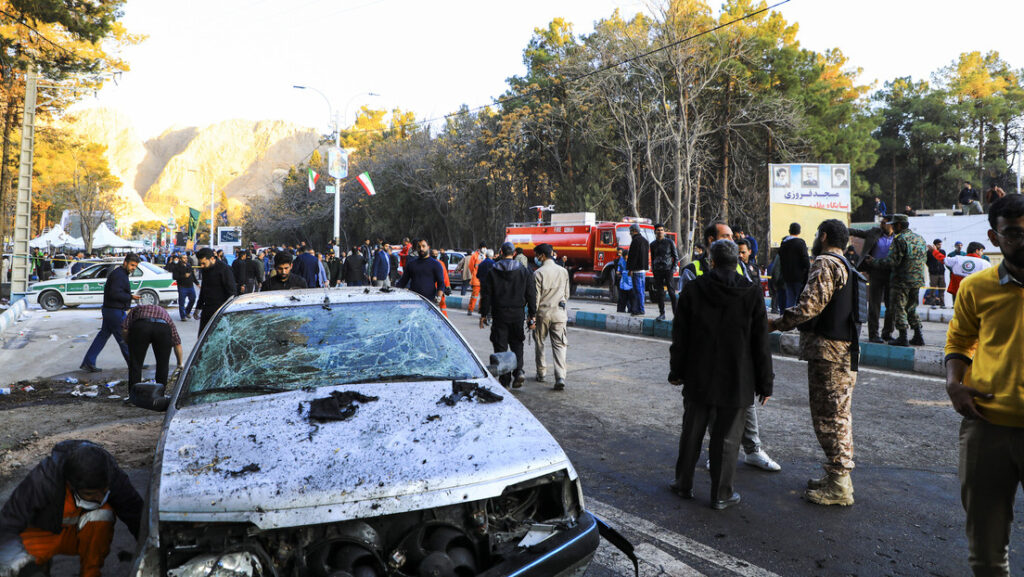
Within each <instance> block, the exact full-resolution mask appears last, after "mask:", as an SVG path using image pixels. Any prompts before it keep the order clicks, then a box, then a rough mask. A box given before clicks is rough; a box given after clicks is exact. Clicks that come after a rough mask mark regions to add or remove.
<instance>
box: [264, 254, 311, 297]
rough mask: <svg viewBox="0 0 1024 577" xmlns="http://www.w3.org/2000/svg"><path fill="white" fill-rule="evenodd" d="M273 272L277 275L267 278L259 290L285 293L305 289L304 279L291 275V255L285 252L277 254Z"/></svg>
mask: <svg viewBox="0 0 1024 577" xmlns="http://www.w3.org/2000/svg"><path fill="white" fill-rule="evenodd" d="M274 272H276V273H277V274H276V275H274V276H272V277H270V278H268V279H267V280H266V281H265V282H264V283H263V287H262V288H261V289H260V290H263V291H286V290H291V289H300V288H306V279H304V278H302V277H301V276H299V275H297V274H292V255H290V254H288V253H287V252H279V253H277V254H276V255H274Z"/></svg>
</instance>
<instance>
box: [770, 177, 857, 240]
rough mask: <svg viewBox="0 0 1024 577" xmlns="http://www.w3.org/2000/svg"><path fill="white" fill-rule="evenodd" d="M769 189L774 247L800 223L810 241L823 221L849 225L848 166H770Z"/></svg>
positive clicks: (850, 207)
mask: <svg viewBox="0 0 1024 577" xmlns="http://www.w3.org/2000/svg"><path fill="white" fill-rule="evenodd" d="M768 186H769V198H770V200H771V223H770V228H771V240H772V245H773V246H777V245H778V244H779V243H780V242H781V241H782V239H783V238H785V236H786V235H787V234H788V232H789V225H790V224H791V223H794V222H798V223H800V225H801V228H802V229H803V230H804V233H805V236H807V238H810V235H813V234H814V233H813V231H814V230H816V229H817V226H818V224H819V223H821V221H823V220H826V219H829V218H838V219H839V220H842V221H843V222H846V223H847V224H849V222H850V211H851V210H852V208H853V207H852V204H851V200H850V165H849V164H818V163H808V164H769V165H768ZM808 243H810V240H808Z"/></svg>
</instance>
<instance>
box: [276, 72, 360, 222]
mask: <svg viewBox="0 0 1024 577" xmlns="http://www.w3.org/2000/svg"><path fill="white" fill-rule="evenodd" d="M292 88H297V89H299V90H312V91H313V92H316V93H317V94H319V95H320V96H322V97H323V99H324V102H326V103H327V114H328V115H329V116H330V119H331V134H332V136H333V137H334V146H336V147H338V150H341V122H342V121H346V122H347V120H348V107H349V105H350V104H352V101H353V100H355V99H356V98H359V97H360V96H366V95H369V96H380V94H377V93H374V92H360V93H359V94H356V95H354V96H353V97H352V98H350V99H349V100H348V102H346V103H345V115H344V117H343V118H341V119H339V118H338V117H337V116H335V115H334V108H333V107H332V106H331V99H330V98H327V95H326V94H324V93H323V92H320V91H319V90H317V89H316V88H313V87H312V86H299V85H293V86H292ZM333 238H334V239H335V240H338V241H340V240H341V179H340V178H337V177H335V179H334V236H333Z"/></svg>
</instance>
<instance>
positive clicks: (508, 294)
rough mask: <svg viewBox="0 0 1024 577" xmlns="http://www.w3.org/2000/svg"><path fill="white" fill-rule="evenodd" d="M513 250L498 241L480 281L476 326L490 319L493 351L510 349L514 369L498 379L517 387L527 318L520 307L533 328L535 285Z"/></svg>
mask: <svg viewBox="0 0 1024 577" xmlns="http://www.w3.org/2000/svg"><path fill="white" fill-rule="evenodd" d="M515 253H516V247H515V246H513V245H512V243H510V242H506V243H505V244H503V245H501V260H499V261H498V262H496V263H494V266H493V267H491V270H490V272H488V273H487V278H486V279H485V280H484V281H483V282H482V283H481V285H482V290H481V291H480V328H485V327H486V326H487V322H488V320H490V321H491V344H492V345H493V346H494V352H496V353H503V352H505V351H507V350H509V349H512V352H513V353H515V355H516V370H515V372H514V373H513V375H512V376H511V377H510V376H509V375H502V376H501V378H500V379H499V380H500V381H501V384H502V385H503V386H505V387H508V386H509V385H510V384H511V386H512V387H513V388H519V387H521V386H523V383H524V382H525V380H526V379H524V378H523V343H524V342H525V341H526V332H525V331H524V330H523V324H524V322H525V321H526V320H527V313H525V312H524V309H528V311H529V312H528V318H529V325H530V328H531V329H533V328H534V326H535V325H534V320H535V318H536V316H537V286H536V284H535V283H534V280H533V279H532V278H530V277H531V276H532V273H530V271H529V269H527V268H524V267H523V265H521V264H519V263H518V262H516V260H515V258H514V256H515ZM552 264H553V263H552ZM548 266H552V265H548ZM556 268H560V267H556ZM562 272H563V273H564V272H565V270H564V269H562ZM555 274H557V273H555ZM513 377H514V380H513ZM510 381H511V383H510Z"/></svg>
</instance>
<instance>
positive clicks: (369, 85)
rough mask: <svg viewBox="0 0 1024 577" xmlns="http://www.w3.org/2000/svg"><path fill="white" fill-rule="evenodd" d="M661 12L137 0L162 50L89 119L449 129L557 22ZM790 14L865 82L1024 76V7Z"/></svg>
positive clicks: (857, 8)
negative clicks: (981, 62) (938, 75)
mask: <svg viewBox="0 0 1024 577" xmlns="http://www.w3.org/2000/svg"><path fill="white" fill-rule="evenodd" d="M711 5H712V6H713V7H716V8H717V6H718V5H719V4H718V2H715V1H712V2H711ZM646 6H647V2H645V1H635V0H517V1H516V2H502V3H498V2H495V1H494V0H476V1H472V0H432V1H425V0H173V1H169V0H127V3H126V7H125V17H124V20H123V22H124V24H125V26H126V27H127V28H128V30H129V31H131V32H135V33H142V34H146V35H148V39H147V40H146V41H144V42H143V43H141V44H140V45H137V46H134V47H130V48H128V49H127V50H126V51H125V52H124V57H125V58H126V59H127V60H128V61H129V63H130V65H131V71H129V72H127V73H125V74H123V75H122V76H121V78H120V79H119V80H118V82H117V84H116V85H115V84H113V83H109V84H108V85H107V86H106V87H105V88H104V89H103V90H101V91H100V92H99V94H98V95H97V97H95V98H88V99H86V100H84V101H83V102H82V103H81V104H80V105H79V106H82V107H92V106H104V107H109V108H114V109H116V110H119V111H121V112H122V113H124V114H126V115H128V117H129V118H130V119H131V120H132V122H133V123H134V125H135V127H136V130H137V131H138V134H139V136H140V137H142V138H150V137H153V136H157V135H159V134H160V133H161V132H163V131H164V130H166V129H168V128H171V127H175V126H177V127H182V126H205V125H208V124H213V123H216V122H219V121H223V120H229V119H235V118H244V119H252V120H261V119H265V120H278V119H281V120H287V121H290V122H293V123H295V124H297V125H300V126H308V127H314V128H318V129H320V130H322V131H323V132H324V133H327V132H329V130H328V126H329V124H330V121H331V118H332V113H333V114H334V115H336V116H344V118H343V119H342V120H341V123H342V125H343V126H347V125H348V124H350V123H351V122H352V120H353V117H354V116H355V114H356V112H357V111H358V109H359V107H360V106H362V105H364V104H365V105H369V106H371V107H373V108H378V109H380V108H383V109H388V110H390V109H392V108H394V107H400V108H402V109H403V110H411V111H413V112H414V113H415V114H416V116H417V118H418V119H425V118H437V117H440V116H444V115H445V114H447V113H450V112H453V111H455V110H457V109H458V107H459V106H460V105H462V104H466V105H469V106H470V107H475V106H481V105H485V104H489V103H491V102H492V100H493V99H494V98H495V97H497V96H500V95H501V94H502V93H503V92H504V90H505V87H506V79H507V78H509V77H511V76H514V75H520V74H523V73H524V72H525V68H524V65H523V61H522V53H523V49H524V48H525V47H526V45H527V43H528V42H529V40H530V37H531V35H532V34H533V30H534V29H535V28H537V27H544V26H546V25H547V23H549V22H550V21H551V20H552V19H553V18H557V17H560V18H564V19H565V20H567V21H569V22H571V23H573V30H574V31H575V32H576V33H577V34H586V33H589V32H591V31H592V30H593V24H594V22H595V21H596V20H599V19H602V18H605V17H608V16H610V15H611V14H612V12H613V11H614V10H615V9H616V8H618V9H619V10H620V11H621V13H622V14H623V15H624V16H631V15H633V14H635V13H637V12H643V11H647V8H646ZM778 10H779V11H780V12H781V13H782V14H783V15H784V16H785V17H786V19H787V20H788V21H789V22H796V23H798V24H799V29H800V31H799V34H798V35H797V38H798V40H799V41H800V43H801V45H802V46H804V47H805V48H809V49H812V50H817V51H824V50H826V49H829V48H839V49H841V50H842V51H843V53H844V54H846V55H847V56H848V57H849V58H850V64H851V66H854V67H859V68H861V69H862V70H863V72H862V75H861V77H860V80H861V82H862V83H864V84H872V83H877V84H876V86H877V87H881V85H882V83H883V82H884V81H886V80H891V79H893V78H897V77H900V76H908V75H910V76H913V77H915V78H923V79H926V78H928V77H929V75H930V74H931V73H932V72H933V71H935V70H936V69H938V68H940V67H942V66H946V65H948V64H950V63H951V62H952V61H953V60H954V59H955V58H956V57H957V56H958V55H959V54H960V53H961V52H966V51H973V50H980V51H983V52H987V51H989V50H997V51H999V52H1000V54H1001V55H1002V56H1003V58H1004V59H1006V60H1007V61H1008V62H1010V64H1011V65H1012V66H1014V67H1016V68H1024V42H1021V41H1020V40H1019V39H1018V38H1016V35H1015V33H1014V32H1013V29H1014V26H1019V24H1020V23H1021V22H1024V2H1015V1H1009V0H973V1H972V2H970V3H964V2H953V1H951V0H885V1H882V0H859V1H858V2H851V1H843V2H840V1H839V0H790V1H789V2H788V3H787V4H785V5H783V6H781V7H780V8H778ZM1000 23H1016V24H1014V25H1013V26H1009V25H1001V24H1000ZM294 85H303V86H309V87H312V88H315V89H317V90H319V91H320V92H322V93H323V94H324V96H325V97H326V98H325V97H324V96H320V95H319V94H317V93H315V92H313V91H311V90H297V89H295V88H292V87H293V86H294ZM369 93H374V94H376V96H373V95H370V94H369ZM328 106H330V109H329V108H328Z"/></svg>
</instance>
